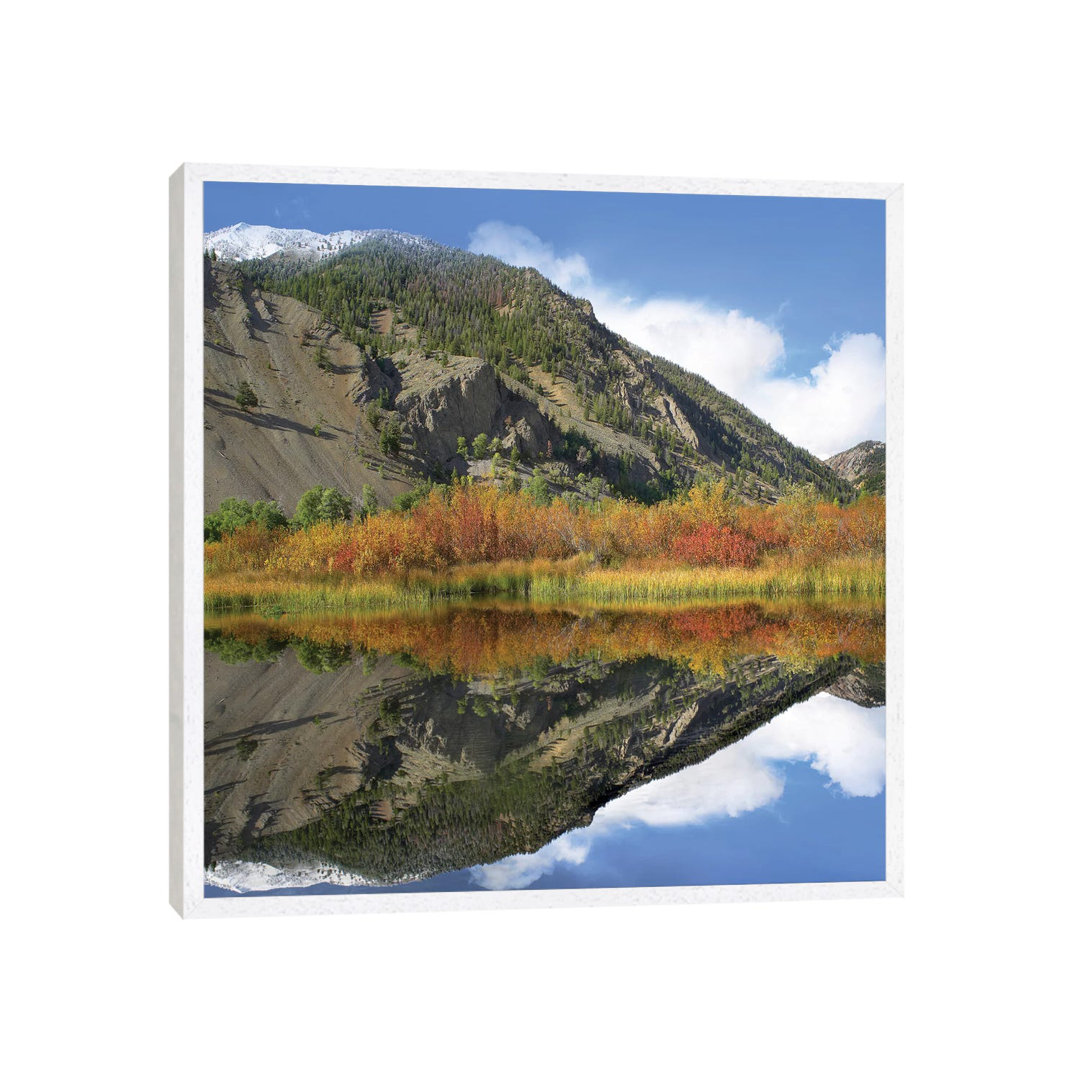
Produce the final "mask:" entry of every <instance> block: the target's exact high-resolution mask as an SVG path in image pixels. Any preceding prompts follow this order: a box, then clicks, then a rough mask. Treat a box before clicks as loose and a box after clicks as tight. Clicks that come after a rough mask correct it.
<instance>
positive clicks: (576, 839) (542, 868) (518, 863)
mask: <svg viewBox="0 0 1080 1080" xmlns="http://www.w3.org/2000/svg"><path fill="white" fill-rule="evenodd" d="M587 832H588V830H587V829H581V830H576V831H574V832H570V833H564V834H563V835H562V836H560V837H559V838H558V839H556V840H552V842H551V843H550V844H547V845H545V846H544V847H542V848H541V849H540V850H539V851H535V852H533V853H532V854H531V855H511V856H510V857H509V858H507V859H502V860H500V861H499V862H497V863H492V864H491V865H490V866H478V867H476V868H474V869H473V871H472V878H473V880H474V881H475V882H476V883H477V884H478V885H481V886H482V887H483V888H485V889H524V888H526V887H528V886H529V885H531V884H532V883H533V882H534V881H538V880H539V879H540V878H542V877H543V876H544V875H545V874H547V873H549V872H550V871H552V870H554V869H555V867H556V866H557V865H558V864H559V863H566V864H567V865H569V866H580V865H581V864H582V863H583V862H584V861H585V859H586V857H587V856H588V854H589V848H590V847H591V846H592V841H591V840H590V839H588V837H586V835H585V833H587Z"/></svg>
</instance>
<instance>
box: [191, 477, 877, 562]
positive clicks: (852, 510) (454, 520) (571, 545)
mask: <svg viewBox="0 0 1080 1080" xmlns="http://www.w3.org/2000/svg"><path fill="white" fill-rule="evenodd" d="M884 545H885V504H884V500H883V499H881V498H878V497H867V498H863V499H860V500H859V501H858V502H857V503H855V504H853V505H852V506H847V507H839V506H836V505H834V504H832V503H826V502H811V501H807V500H805V499H804V500H793V501H791V502H783V503H780V504H778V505H776V506H735V505H733V504H732V503H730V502H727V501H725V500H724V498H723V496H722V494H721V493H720V492H719V491H718V490H716V489H709V488H695V489H693V490H692V491H691V492H690V493H689V494H688V495H686V496H684V497H683V498H681V499H678V500H673V501H669V502H662V503H657V504H656V505H653V506H643V505H641V504H639V503H633V502H625V501H621V500H610V501H606V502H604V503H603V504H602V505H601V506H600V507H599V508H592V507H587V506H583V505H571V504H570V503H568V502H566V501H565V500H563V499H556V500H554V501H553V502H552V503H551V504H550V505H548V506H537V505H536V503H535V502H534V501H533V500H532V499H531V498H530V497H529V496H528V495H526V494H523V493H516V494H510V493H505V492H501V491H499V490H497V489H496V488H494V487H488V486H480V485H472V484H455V485H454V486H453V487H452V488H451V489H450V491H449V493H448V494H446V495H441V494H439V493H438V492H432V493H431V494H430V495H429V496H428V497H427V499H426V500H424V501H423V502H421V503H420V504H419V505H417V506H416V507H414V508H413V509H412V510H410V511H384V512H382V513H378V514H373V515H371V516H369V517H367V518H366V519H364V520H362V521H357V522H354V523H352V524H347V523H344V522H338V523H334V524H329V523H322V524H318V525H314V526H312V527H310V528H308V529H302V530H298V531H295V532H286V531H280V530H279V531H276V532H273V533H267V532H262V531H260V530H259V529H258V527H257V526H255V525H249V526H247V527H246V528H244V529H240V530H239V531H237V532H235V533H232V534H231V535H229V536H226V537H223V538H222V539H221V540H220V541H218V542H216V543H208V544H207V545H206V547H205V559H206V570H207V573H208V575H214V574H223V573H229V572H235V571H258V572H269V573H274V574H277V575H280V576H285V577H296V578H306V577H310V576H312V575H341V576H349V575H355V576H360V577H364V578H372V577H376V576H380V575H387V574H390V575H394V574H400V573H402V572H405V571H413V570H428V571H435V572H439V571H444V570H446V569H448V568H450V567H454V566H465V565H475V564H481V563H495V562H507V561H529V560H538V559H547V560H564V559H570V558H573V557H574V556H578V555H585V556H587V557H589V558H591V559H592V560H593V561H594V562H596V563H598V564H600V565H612V564H615V565H622V564H624V563H626V562H627V561H628V560H631V561H634V560H636V561H639V562H645V563H647V562H650V561H663V562H664V563H665V564H668V565H672V564H674V565H679V564H682V565H688V566H701V567H705V566H711V567H726V566H737V567H751V566H755V565H758V564H759V563H760V561H761V557H762V556H763V555H764V554H766V553H773V554H774V555H779V556H782V557H787V558H789V559H790V560H791V561H792V562H793V563H797V564H799V565H813V564H817V563H820V562H823V561H825V560H828V559H832V558H837V557H843V556H851V555H878V554H880V553H882V552H883V551H884Z"/></svg>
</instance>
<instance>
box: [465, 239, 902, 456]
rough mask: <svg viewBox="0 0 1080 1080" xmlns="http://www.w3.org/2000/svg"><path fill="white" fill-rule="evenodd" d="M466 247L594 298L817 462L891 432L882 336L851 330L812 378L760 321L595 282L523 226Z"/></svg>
mask: <svg viewBox="0 0 1080 1080" xmlns="http://www.w3.org/2000/svg"><path fill="white" fill-rule="evenodd" d="M469 250H470V251H474V252H477V253H482V254H487V255H494V256H495V257H496V258H499V259H502V260H503V261H504V262H507V263H510V264H511V265H513V266H532V267H534V268H535V269H537V270H539V271H540V273H541V274H543V275H544V276H545V277H547V278H549V279H550V280H552V281H553V282H555V284H556V285H558V286H559V288H561V289H563V290H565V291H566V292H569V293H572V294H573V295H575V296H584V297H586V298H587V299H589V300H590V301H591V302H592V305H593V309H594V310H595V312H596V316H597V318H599V319H600V321H601V322H603V323H605V324H606V325H607V326H609V327H611V329H613V330H615V331H616V332H617V333H620V334H622V335H623V336H624V337H625V338H628V339H629V340H630V341H632V342H634V343H635V344H636V345H640V346H642V347H643V348H645V349H648V350H649V351H650V352H653V353H657V354H658V355H660V356H664V357H666V358H667V359H669V360H673V361H675V363H677V364H681V365H682V366H683V367H685V368H687V369H689V370H690V371H694V372H696V373H697V374H699V375H702V376H704V377H705V378H706V379H708V380H709V381H710V382H711V383H712V384H713V385H714V386H716V387H718V388H719V389H720V390H723V391H724V392H725V393H727V394H730V395H731V396H732V397H734V398H736V399H737V400H739V401H741V402H742V403H743V404H745V405H746V406H747V407H749V408H750V409H752V410H753V411H754V412H756V413H757V414H758V415H759V416H762V417H764V418H765V419H766V420H768V421H769V423H771V424H772V425H773V427H775V428H776V429H777V430H778V431H780V432H781V433H782V434H784V435H786V436H787V437H788V438H789V439H791V440H792V441H793V442H794V443H796V444H797V445H799V446H804V447H806V448H807V449H808V450H810V451H811V452H812V453H815V454H817V455H818V456H820V457H828V456H829V455H830V454H834V453H837V452H838V451H840V450H845V449H847V448H848V447H849V446H853V445H854V444H855V443H857V442H861V441H862V440H863V439H880V438H883V437H884V433H885V346H884V344H883V343H882V341H881V339H880V338H879V337H878V336H877V335H876V334H858V333H852V334H848V335H846V336H843V337H842V338H840V339H839V340H838V341H836V342H833V343H830V344H828V345H823V352H824V354H825V356H824V358H823V359H822V361H821V363H820V364H818V365H817V366H816V367H814V368H813V370H812V371H811V372H810V374H809V375H808V376H795V375H791V374H788V373H786V372H785V370H784V359H785V348H784V338H783V335H782V334H781V333H780V331H779V330H778V329H777V328H776V327H774V326H770V325H769V324H768V323H766V322H763V321H762V320H760V319H757V318H754V317H753V316H751V315H747V314H745V313H743V312H740V311H737V310H727V309H724V308H719V307H716V306H714V305H712V304H710V303H709V302H708V301H706V300H701V299H694V298H683V297H663V296H653V297H646V298H645V299H637V298H633V297H628V296H625V295H623V294H621V293H620V292H619V291H618V290H615V289H613V288H611V287H609V286H608V285H606V284H605V283H603V282H601V281H597V280H596V279H595V278H594V277H593V274H592V271H591V270H590V268H589V264H588V261H587V260H586V259H585V258H584V257H583V256H582V255H580V254H578V253H570V254H561V255H560V254H558V253H557V252H556V251H555V249H554V247H553V245H551V244H550V243H547V242H545V241H544V240H542V239H541V238H540V237H539V236H537V235H536V234H535V233H533V232H532V231H530V230H529V229H527V228H525V227H524V226H522V225H509V224H506V223H505V222H501V221H486V222H484V223H483V224H482V225H480V226H478V227H477V228H476V230H475V231H474V232H473V233H472V235H471V236H470V242H469Z"/></svg>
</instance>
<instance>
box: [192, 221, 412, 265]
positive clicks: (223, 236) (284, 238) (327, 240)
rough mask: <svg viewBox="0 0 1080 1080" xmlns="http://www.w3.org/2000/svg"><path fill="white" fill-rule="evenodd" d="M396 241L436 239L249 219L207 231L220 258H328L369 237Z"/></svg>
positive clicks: (206, 241)
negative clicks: (291, 255)
mask: <svg viewBox="0 0 1080 1080" xmlns="http://www.w3.org/2000/svg"><path fill="white" fill-rule="evenodd" d="M375 239H381V240H394V241H396V242H397V243H400V244H408V245H412V246H416V247H430V246H432V241H430V240H425V239H424V238H423V237H422V236H411V235H409V234H408V233H401V232H394V231H393V230H392V229H345V230H343V231H341V232H332V233H317V232H312V231H311V230H310V229H279V228H276V227H275V226H273V225H249V224H248V223H247V222H245V221H241V222H238V223H237V224H235V225H229V226H228V227H227V228H224V229H216V230H214V232H209V233H204V234H203V248H204V250H206V251H216V252H217V257H218V258H219V259H224V260H225V261H226V262H240V261H241V260H243V259H265V258H267V257H269V256H270V255H276V254H278V252H281V251H287V252H293V253H295V254H297V255H301V256H304V257H306V258H314V259H325V258H328V257H329V256H331V255H336V254H338V252H340V251H343V250H344V249H345V248H348V247H352V246H354V245H355V244H362V243H364V241H365V240H375Z"/></svg>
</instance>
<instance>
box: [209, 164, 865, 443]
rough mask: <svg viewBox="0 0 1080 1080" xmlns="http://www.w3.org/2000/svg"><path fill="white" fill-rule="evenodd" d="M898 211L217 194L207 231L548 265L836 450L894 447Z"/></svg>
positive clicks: (295, 187)
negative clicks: (449, 250) (378, 232)
mask: <svg viewBox="0 0 1080 1080" xmlns="http://www.w3.org/2000/svg"><path fill="white" fill-rule="evenodd" d="M884 207H885V204H884V202H882V201H880V200H869V199H803V198H778V197H752V196H704V195H647V194H631V193H622V192H618V193H613V192H567V191H518V190H494V189H458V188H402V187H369V186H344V185H314V184H234V183H207V184H206V185H205V227H206V230H207V231H208V232H209V231H213V230H215V229H218V228H223V227H226V226H228V225H233V224H236V223H237V222H240V221H245V222H248V223H249V224H257V225H275V226H279V227H282V228H304V229H311V230H312V231H315V232H320V233H326V232H334V231H337V230H341V229H365V228H389V229H397V230H400V231H402V232H409V233H418V234H421V235H424V236H428V237H430V238H431V239H433V240H437V241H439V242H441V243H444V244H449V245H451V246H453V247H459V248H467V249H470V250H473V251H482V252H485V253H487V254H493V255H496V256H498V257H500V258H503V259H505V260H506V261H508V262H512V263H514V264H516V265H532V266H536V267H537V269H539V270H540V271H541V272H542V273H544V274H546V276H548V277H550V278H551V279H552V280H554V281H555V282H556V284H558V285H560V286H561V287H563V288H565V289H567V291H569V292H572V293H574V294H576V295H583V296H587V297H588V298H589V299H590V300H592V301H593V304H594V307H595V308H596V312H597V315H598V317H600V318H601V319H602V321H604V322H606V323H607V324H608V325H609V326H611V327H612V328H613V329H615V330H617V331H618V332H620V333H622V334H624V335H625V336H626V337H628V338H629V339H630V340H631V341H634V342H636V343H637V344H640V345H643V346H644V347H646V348H649V349H651V350H652V351H654V352H657V353H660V354H661V355H664V356H667V357H668V358H669V359H672V360H675V361H676V362H678V363H680V364H683V365H684V366H685V367H688V368H690V369H692V370H694V371H697V372H699V373H700V374H702V375H704V376H705V377H706V378H709V379H710V381H712V382H713V383H714V384H715V385H717V386H719V387H720V388H721V389H722V390H725V391H726V392H728V393H731V394H732V395H733V396H735V397H736V398H738V399H739V400H740V401H743V402H744V403H746V404H747V405H748V406H749V407H750V408H752V409H754V411H755V412H758V413H759V415H762V416H764V417H765V418H766V419H767V420H769V421H770V422H772V423H773V425H774V426H775V427H777V428H778V430H780V431H782V432H784V434H786V435H788V436H789V437H790V438H792V439H793V440H794V441H796V442H797V443H799V444H800V445H803V446H807V447H808V448H809V449H811V450H813V451H814V452H815V453H818V454H821V455H826V454H829V453H834V452H836V451H837V450H841V449H845V448H846V447H848V446H850V445H853V444H854V443H855V442H858V441H860V440H861V439H863V438H884V434H885V431H884V346H883V344H882V342H883V340H884V334H885V209H884Z"/></svg>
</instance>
